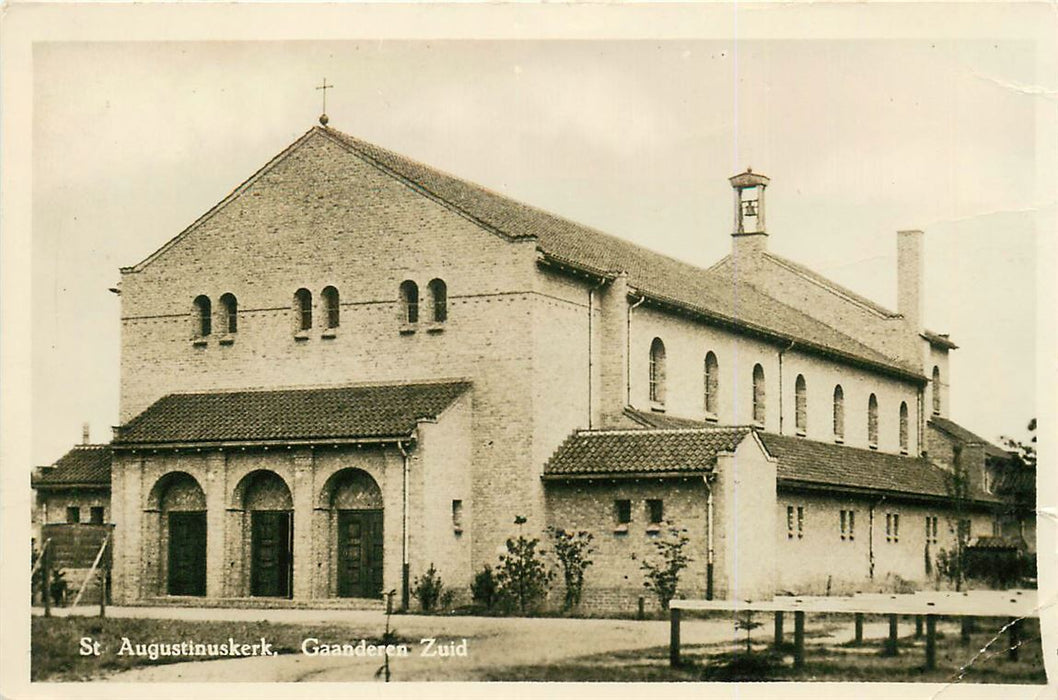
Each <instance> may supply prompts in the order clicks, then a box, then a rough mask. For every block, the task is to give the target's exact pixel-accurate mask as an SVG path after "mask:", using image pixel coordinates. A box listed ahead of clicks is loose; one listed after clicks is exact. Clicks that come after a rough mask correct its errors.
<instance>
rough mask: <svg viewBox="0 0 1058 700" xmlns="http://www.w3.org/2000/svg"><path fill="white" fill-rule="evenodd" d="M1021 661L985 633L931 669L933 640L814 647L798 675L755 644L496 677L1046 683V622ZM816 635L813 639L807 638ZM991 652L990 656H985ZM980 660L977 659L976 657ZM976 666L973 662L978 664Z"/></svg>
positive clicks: (941, 651) (954, 644) (788, 656)
mask: <svg viewBox="0 0 1058 700" xmlns="http://www.w3.org/2000/svg"><path fill="white" fill-rule="evenodd" d="M1022 624H1023V625H1024V626H1023V629H1022V643H1021V646H1020V648H1019V652H1020V653H1019V656H1020V658H1019V660H1018V661H1010V660H1008V659H1007V656H1006V651H1007V647H1006V644H1007V637H1006V635H1005V634H1004V635H1003V636H1001V637H999V638H998V639H996V640H995V641H992V638H993V635H994V633H995V632H994V631H992V632H977V633H975V634H974V635H973V636H972V637H971V640H970V643H969V644H968V645H964V644H963V643H962V641H961V638H960V635H959V634H957V633H956V634H948V635H947V636H946V637H943V638H941V637H940V635H938V639H937V668H936V670H934V671H926V670H925V649H924V645H925V640H924V639H922V640H914V639H913V638H911V637H904V638H902V639H901V640H900V654H899V655H898V656H895V657H888V656H884V655H883V654H882V651H881V649H882V643H883V640H881V639H871V640H866V641H865V643H864V644H863V645H862V646H860V647H858V648H849V647H846V646H844V645H826V646H822V647H820V646H815V645H809V646H808V648H807V649H806V650H805V666H804V668H801V669H794V668H793V658H792V647H791V646H789V645H783V648H782V649H780V650H778V651H773V650H771V649H765V648H762V645H761V644H759V643H758V644H757V645H755V649H754V652H753V653H752V654H746V653H745V651H744V650H742V651H738V652H733V651H732V648H733V646H734V643H733V642H729V643H723V644H712V645H706V646H693V645H686V646H685V647H684V648H683V650H682V655H683V660H684V664H683V665H682V666H681V667H679V668H675V669H674V668H670V667H669V650H668V647H655V648H652V649H637V650H633V651H623V652H615V653H610V654H598V655H594V656H586V657H582V658H579V659H571V660H568V661H563V662H560V663H557V664H549V665H546V666H514V667H508V668H501V669H496V670H494V671H491V672H489V673H488V674H487V675H486V676H485V679H486V680H491V681H581V682H635V681H644V682H648V681H661V682H679V681H717V682H722V681H826V682H835V681H867V682H871V681H874V682H901V681H904V682H917V683H952V682H959V683H1011V684H1045V683H1046V682H1047V674H1046V671H1045V670H1044V666H1043V650H1042V644H1041V640H1040V629H1039V621H1038V620H1025V621H1024V622H1023V623H1022ZM806 636H808V635H806ZM986 645H987V650H986V651H984V652H981V650H982V649H984V648H985V647H986ZM975 657H976V658H975ZM971 660H972V662H971Z"/></svg>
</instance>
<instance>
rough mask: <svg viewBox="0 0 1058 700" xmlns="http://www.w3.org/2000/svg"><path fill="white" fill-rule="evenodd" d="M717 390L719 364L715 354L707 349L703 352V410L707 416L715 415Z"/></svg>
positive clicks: (718, 385) (718, 388) (718, 384)
mask: <svg viewBox="0 0 1058 700" xmlns="http://www.w3.org/2000/svg"><path fill="white" fill-rule="evenodd" d="M719 390H720V366H719V365H718V364H717V362H716V355H714V354H713V352H712V351H709V352H707V353H706V354H705V412H706V414H707V415H709V416H714V417H715V416H716V413H717V410H716V408H717V402H718V398H719V397H718V396H717V394H718V393H719Z"/></svg>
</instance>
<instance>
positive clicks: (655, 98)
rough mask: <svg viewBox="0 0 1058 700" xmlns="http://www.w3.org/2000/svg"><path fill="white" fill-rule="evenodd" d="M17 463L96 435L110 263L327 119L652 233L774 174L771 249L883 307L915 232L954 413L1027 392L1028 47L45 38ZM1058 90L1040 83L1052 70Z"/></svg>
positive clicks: (1031, 179)
mask: <svg viewBox="0 0 1058 700" xmlns="http://www.w3.org/2000/svg"><path fill="white" fill-rule="evenodd" d="M33 55H34V74H33V88H34V100H33V110H34V114H33V119H34V122H33V123H34V133H33V168H34V172H33V212H32V213H33V224H32V246H33V248H32V254H33V262H32V279H33V282H32V285H33V286H32V297H31V306H32V312H33V324H32V343H33V367H32V382H33V385H32V391H33V403H32V407H33V408H32V418H33V436H32V458H33V461H34V464H41V463H48V462H51V461H53V460H54V459H56V458H57V457H59V456H60V455H61V454H62V453H63V452H64V451H65V450H66V449H68V448H69V447H70V446H71V445H72V444H73V443H75V442H77V441H79V439H80V434H81V424H82V422H85V421H87V422H89V423H90V424H91V430H92V437H93V439H94V440H95V441H106V440H109V438H110V426H112V425H114V424H115V423H116V422H117V415H118V383H119V374H118V363H119V318H118V312H119V305H118V299H117V297H116V296H114V295H113V294H111V293H109V292H108V291H107V289H108V287H112V286H114V285H115V284H116V283H117V282H118V280H119V274H118V267H119V266H124V265H132V264H134V263H136V262H138V261H139V260H141V259H143V258H144V257H146V256H147V255H149V254H150V253H151V252H152V251H154V250H155V249H157V248H158V247H159V246H161V245H162V244H163V243H165V242H166V241H167V240H169V239H170V238H171V237H173V236H174V235H176V234H178V233H179V232H180V231H181V230H182V229H183V228H184V227H186V226H187V225H188V224H190V223H191V222H192V221H194V220H195V219H196V218H197V217H198V216H199V215H201V214H202V213H204V212H205V211H206V210H207V209H209V208H210V207H211V206H212V205H213V204H215V203H216V202H217V201H219V200H220V199H222V198H223V197H224V196H225V195H227V193H228V192H230V191H231V190H232V189H233V188H235V187H236V186H237V185H238V184H239V183H240V182H242V181H243V180H244V179H246V178H247V177H248V176H250V175H251V174H252V173H253V172H254V171H255V170H256V169H258V168H259V167H260V166H261V165H263V164H264V163H265V162H267V161H268V160H269V159H270V158H271V157H272V156H273V155H275V154H276V153H278V152H279V151H280V150H282V149H283V148H284V147H285V146H287V145H288V144H289V143H290V142H291V141H293V140H294V139H296V138H297V137H298V136H300V135H301V134H302V133H304V132H305V131H306V130H308V129H309V128H311V127H312V125H313V124H314V123H315V122H316V118H317V116H318V115H319V113H320V109H321V106H320V92H319V91H317V90H315V89H314V87H315V86H316V85H319V83H320V80H321V79H322V78H323V77H326V78H327V80H328V82H330V83H332V84H333V85H334V86H335V87H334V89H333V90H330V91H329V92H328V96H327V100H328V104H327V112H328V114H329V115H330V119H331V122H330V124H331V126H333V127H335V128H337V129H340V130H342V131H345V132H347V133H349V134H353V135H355V136H358V137H361V138H363V139H366V140H368V141H371V142H374V143H376V144H378V145H381V146H384V147H387V148H390V149H392V150H395V151H397V152H399V153H403V154H405V155H408V156H411V157H413V158H415V159H418V160H421V161H423V162H425V163H428V164H431V165H434V166H437V167H440V168H442V169H444V170H446V171H449V172H451V173H454V174H456V175H459V176H461V177H464V178H467V179H470V180H472V181H475V182H479V183H481V184H484V185H487V186H489V187H491V188H494V189H496V190H499V191H501V192H504V193H506V194H508V195H510V196H512V197H515V198H517V199H520V200H523V201H526V202H529V203H532V204H535V205H538V206H541V207H543V208H545V209H548V210H551V211H554V212H556V213H559V214H561V215H564V216H567V217H569V218H571V219H574V220H576V221H579V222H582V223H585V224H588V225H591V226H595V227H597V228H600V229H602V230H604V231H607V232H609V233H612V234H615V235H618V236H621V237H623V238H626V239H628V240H630V241H634V242H636V243H639V244H641V245H644V246H647V247H650V248H653V249H655V250H658V251H661V252H664V253H667V254H670V255H673V256H676V257H680V258H683V259H686V260H688V261H691V262H694V263H697V264H701V265H703V266H704V265H708V264H710V263H712V262H714V261H715V260H717V259H719V258H720V257H721V256H723V255H724V254H725V253H726V252H727V251H728V250H729V247H730V236H729V234H730V228H731V219H732V213H731V195H730V191H729V185H728V183H727V177H729V176H730V175H733V174H735V173H737V172H739V171H741V170H743V169H744V168H745V167H746V166H748V165H751V166H753V169H754V170H755V171H758V172H761V173H764V174H767V175H768V176H770V177H771V179H772V180H771V186H770V187H769V189H768V200H769V201H768V228H769V232H770V233H771V236H770V240H769V247H770V249H771V250H773V251H775V252H776V253H778V254H780V255H783V256H785V257H788V258H790V259H793V260H795V261H798V262H801V263H804V264H806V265H808V266H810V267H812V268H814V269H815V270H818V271H819V272H821V273H823V274H825V275H827V276H829V277H830V278H832V279H834V280H835V281H837V282H839V283H841V284H843V285H846V286H848V287H850V288H852V289H853V290H855V291H857V292H860V293H862V294H864V295H866V296H868V297H870V298H872V299H875V300H877V301H878V302H880V303H882V304H884V305H887V306H889V307H894V306H895V296H896V287H895V285H896V256H895V253H896V231H897V230H898V229H903V228H920V229H923V230H924V231H925V232H926V236H925V246H926V248H925V250H926V262H925V267H926V280H925V293H926V301H925V320H926V324H927V326H928V327H929V328H930V329H932V330H935V331H937V332H942V333H944V332H947V333H951V336H952V338H953V340H954V341H955V342H956V343H958V344H959V346H960V349H959V350H957V351H955V352H954V354H953V359H952V388H951V401H952V408H951V415H952V417H953V418H954V419H955V420H957V421H958V422H960V423H962V424H964V425H966V426H967V427H969V428H971V429H972V430H974V431H976V432H978V433H980V434H981V435H983V436H985V437H987V438H990V439H995V438H997V436H998V435H1000V434H1003V433H1016V434H1018V435H1021V434H1022V432H1023V428H1024V425H1025V423H1026V422H1027V421H1028V419H1029V418H1030V417H1031V416H1033V415H1034V413H1035V411H1036V404H1035V401H1036V395H1035V391H1034V384H1035V367H1036V345H1035V338H1036V329H1035V320H1036V301H1035V300H1036V278H1035V276H1036V261H1035V259H1036V254H1035V250H1036V246H1037V233H1038V232H1037V231H1036V230H1035V228H1034V226H1035V225H1036V224H1035V219H1034V216H1033V213H1032V212H1033V210H1035V209H1039V208H1041V207H1050V206H1053V202H1051V201H1049V200H1048V199H1046V198H1047V197H1049V196H1051V195H1050V194H1048V193H1049V189H1048V187H1046V186H1041V183H1040V182H1039V181H1038V180H1037V177H1036V172H1037V163H1036V157H1037V156H1036V149H1037V147H1038V144H1036V143H1035V138H1036V133H1037V124H1036V119H1037V118H1038V116H1039V113H1040V110H1039V101H1040V100H1041V99H1051V100H1053V96H1052V97H1050V98H1046V97H1043V96H1041V95H1039V94H1034V93H1033V91H1032V90H1026V89H1024V87H1025V86H1034V85H1039V84H1040V81H1041V80H1043V81H1044V82H1046V80H1053V76H1045V77H1041V76H1037V75H1035V72H1036V59H1035V57H1034V54H1033V47H1032V44H1030V43H1027V42H1017V41H1012V40H1010V41H1000V40H996V41H985V40H974V41H958V42H953V41H929V40H921V41H920V40H909V41H890V40H878V41H856V42H853V41H838V40H827V41H822V40H816V41H778V40H768V41H748V40H744V41H740V42H738V43H735V42H732V41H679V40H672V41H564V42H560V41H552V42H548V41H496V42H484V41H482V42H475V41H447V42H446V41H440V42H439V41H431V42H425V41H418V42H401V41H385V42H379V41H374V42H359V43H356V42H328V43H319V42H253V43H251V42H241V43H240V42H231V43H224V42H210V43H175V42H174V43H150V42H139V43H110V44H87V43H52V44H38V45H37V46H36V48H35V50H34V54H33ZM1048 89H1050V90H1053V89H1054V85H1050V86H1049V88H1048Z"/></svg>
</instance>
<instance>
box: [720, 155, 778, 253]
mask: <svg viewBox="0 0 1058 700" xmlns="http://www.w3.org/2000/svg"><path fill="white" fill-rule="evenodd" d="M728 181H729V182H730V183H731V189H732V190H733V191H734V194H735V227H734V230H733V231H732V232H731V255H732V256H733V257H734V259H735V264H736V265H738V266H739V267H740V268H743V269H747V268H750V267H754V266H756V264H757V262H758V261H759V260H760V256H761V254H762V253H763V252H764V251H765V250H767V243H768V232H767V229H766V228H765V225H764V190H765V189H767V187H768V183H769V182H770V180H769V179H768V178H767V177H765V176H764V175H761V174H759V173H755V172H753V168H746V172H744V173H739V174H738V175H735V176H734V177H731V178H728Z"/></svg>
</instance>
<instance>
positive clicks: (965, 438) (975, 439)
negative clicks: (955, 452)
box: [929, 416, 1011, 460]
mask: <svg viewBox="0 0 1058 700" xmlns="http://www.w3.org/2000/svg"><path fill="white" fill-rule="evenodd" d="M929 424H930V426H932V427H934V428H937V429H938V430H941V431H943V432H945V433H947V434H948V435H950V436H952V437H953V438H955V439H956V440H958V441H959V442H962V443H974V444H978V445H983V446H984V449H985V454H986V455H988V456H989V457H994V458H996V459H1004V460H1009V459H1010V458H1011V456H1010V452H1008V451H1006V450H1004V449H1003V448H1001V447H997V446H995V445H993V444H992V443H991V442H989V441H988V440H985V439H984V438H983V437H981V436H979V435H977V434H975V433H972V432H970V431H969V430H967V429H966V428H964V427H962V426H961V425H959V424H958V423H956V422H955V421H953V420H949V419H947V418H942V417H941V416H933V417H931V418H930V419H929Z"/></svg>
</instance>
